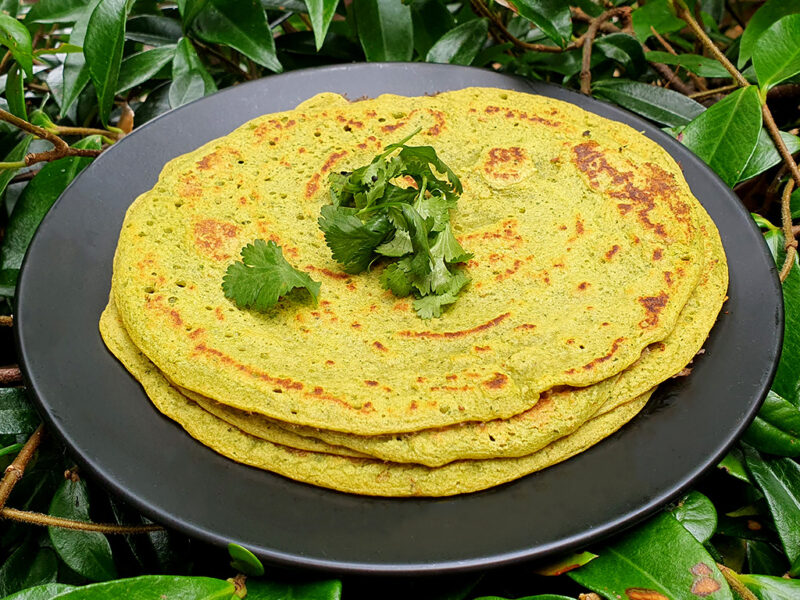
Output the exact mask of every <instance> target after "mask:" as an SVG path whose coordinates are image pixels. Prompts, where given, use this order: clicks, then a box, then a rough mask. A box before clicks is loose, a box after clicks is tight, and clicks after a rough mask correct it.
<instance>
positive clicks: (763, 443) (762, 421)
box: [743, 391, 800, 456]
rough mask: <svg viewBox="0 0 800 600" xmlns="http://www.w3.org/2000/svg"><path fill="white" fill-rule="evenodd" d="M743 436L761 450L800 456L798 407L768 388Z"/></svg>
mask: <svg viewBox="0 0 800 600" xmlns="http://www.w3.org/2000/svg"><path fill="white" fill-rule="evenodd" d="M743 439H744V441H746V442H747V443H748V444H750V445H751V446H754V447H755V448H757V449H758V450H761V451H762V452H768V453H770V454H777V455H779V456H800V408H798V407H797V406H795V405H794V404H792V403H791V402H789V401H787V400H786V399H784V398H781V397H780V396H779V395H778V394H776V393H775V392H773V391H770V392H769V394H767V397H766V399H765V400H764V404H763V405H762V407H761V410H759V411H758V415H757V416H756V418H755V420H754V421H753V422H752V423H751V425H750V427H748V429H747V431H746V432H745V434H744V437H743Z"/></svg>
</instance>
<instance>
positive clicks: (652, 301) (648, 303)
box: [639, 292, 669, 329]
mask: <svg viewBox="0 0 800 600" xmlns="http://www.w3.org/2000/svg"><path fill="white" fill-rule="evenodd" d="M668 300H669V296H668V295H667V293H666V292H661V293H660V294H659V295H658V296H644V297H641V298H639V304H641V305H642V306H643V307H644V309H645V311H647V318H645V319H644V320H642V321H640V322H639V327H641V328H642V329H649V328H652V327H655V326H656V325H658V318H659V316H660V314H661V311H662V310H664V307H665V306H666V305H667V301H668Z"/></svg>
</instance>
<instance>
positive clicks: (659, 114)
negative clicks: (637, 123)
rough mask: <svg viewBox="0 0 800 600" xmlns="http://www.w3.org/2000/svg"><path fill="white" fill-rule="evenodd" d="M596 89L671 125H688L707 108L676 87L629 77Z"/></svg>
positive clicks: (601, 95)
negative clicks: (671, 88) (673, 88)
mask: <svg viewBox="0 0 800 600" xmlns="http://www.w3.org/2000/svg"><path fill="white" fill-rule="evenodd" d="M645 6H647V5H645ZM592 92H593V93H594V94H595V95H596V96H599V97H600V98H604V99H606V100H610V101H612V102H615V103H616V104H619V105H620V106H623V107H624V108H627V109H628V110H632V111H633V112H635V113H638V114H640V115H642V116H643V117H647V118H648V119H651V120H653V121H656V122H657V123H661V124H662V125H667V126H671V127H676V126H679V125H686V124H687V123H689V121H691V120H692V119H694V118H695V117H697V116H698V115H700V113H702V112H703V111H704V110H705V107H704V106H703V105H702V104H700V103H699V102H695V101H694V100H692V99H691V98H687V97H686V96H684V95H683V94H680V93H678V92H675V91H673V90H668V89H665V88H663V87H658V86H655V85H649V84H646V83H639V82H638V81H630V80H627V79H606V80H603V81H598V82H597V83H595V84H594V85H593V86H592Z"/></svg>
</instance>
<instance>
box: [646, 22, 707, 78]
mask: <svg viewBox="0 0 800 600" xmlns="http://www.w3.org/2000/svg"><path fill="white" fill-rule="evenodd" d="M650 31H651V32H652V33H653V35H654V36H656V39H657V40H658V43H659V44H661V46H662V47H663V48H664V49H665V50H666V51H667V52H669V53H670V54H672V56H678V53H677V52H675V48H673V47H672V44H670V43H669V42H668V41H667V40H665V39H664V36H662V35H661V34H660V33H658V31H656V28H655V27H653V26H652V25H650ZM676 70H677V69H676ZM686 72H687V73H688V74H689V79H691V80H692V81H693V82H694V85H695V87H697V89H698V90H700V91H701V92H704V91H706V90H707V89H708V86H707V85H706V82H705V81H703V78H702V77H698V76H697V75H695V74H694V73H692V72H691V71H690V70H689V69H686Z"/></svg>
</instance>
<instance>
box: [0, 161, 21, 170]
mask: <svg viewBox="0 0 800 600" xmlns="http://www.w3.org/2000/svg"><path fill="white" fill-rule="evenodd" d="M27 166H28V165H27V164H26V163H25V161H24V160H16V161H14V162H0V169H21V168H22V167H27Z"/></svg>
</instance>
